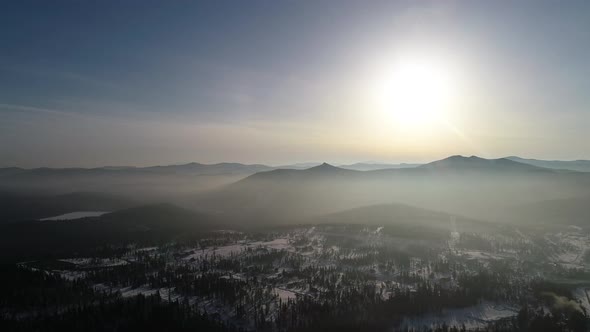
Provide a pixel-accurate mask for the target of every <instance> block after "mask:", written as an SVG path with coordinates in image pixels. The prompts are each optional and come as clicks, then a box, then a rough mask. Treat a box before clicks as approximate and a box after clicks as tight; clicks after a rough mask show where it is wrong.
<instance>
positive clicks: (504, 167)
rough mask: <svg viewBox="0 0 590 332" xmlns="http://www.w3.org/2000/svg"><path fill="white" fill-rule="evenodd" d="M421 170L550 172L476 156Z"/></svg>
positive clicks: (445, 160)
mask: <svg viewBox="0 0 590 332" xmlns="http://www.w3.org/2000/svg"><path fill="white" fill-rule="evenodd" d="M419 168H421V169H428V170H433V171H491V172H496V171H526V172H551V170H549V169H546V168H542V167H537V166H533V165H529V164H523V163H519V162H516V161H513V160H510V159H506V158H500V159H484V158H480V157H477V156H471V157H464V156H459V155H457V156H451V157H448V158H445V159H442V160H437V161H433V162H431V163H428V164H425V165H422V166H419Z"/></svg>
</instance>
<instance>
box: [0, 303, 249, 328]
mask: <svg viewBox="0 0 590 332" xmlns="http://www.w3.org/2000/svg"><path fill="white" fill-rule="evenodd" d="M0 330H2V331H15V332H16V331H60V332H61V331H87V332H93V331H97V332H98V331H211V332H238V331H242V330H241V329H238V328H235V327H232V326H230V325H229V324H227V323H224V322H222V321H219V320H215V319H212V318H211V317H209V316H208V315H206V314H201V313H198V312H197V311H196V310H195V309H194V307H192V306H190V305H188V304H187V303H183V302H172V303H169V302H165V301H163V300H162V299H161V298H160V296H159V295H153V296H148V297H144V296H143V295H138V296H136V297H134V298H129V299H116V300H112V301H97V302H96V303H93V304H86V305H81V306H76V307H73V308H68V309H66V310H64V311H63V312H61V313H60V314H57V315H52V316H46V317H43V318H41V319H34V320H30V319H25V320H14V319H6V318H3V319H0Z"/></svg>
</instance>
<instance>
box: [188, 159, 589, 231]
mask: <svg viewBox="0 0 590 332" xmlns="http://www.w3.org/2000/svg"><path fill="white" fill-rule="evenodd" d="M584 194H590V176H589V175H588V174H587V173H576V172H559V171H554V170H549V169H544V168H539V167H536V166H532V165H526V164H521V163H518V162H514V161H511V160H507V159H483V158H478V157H461V156H453V157H449V158H446V159H443V160H440V161H435V162H433V163H430V164H427V165H423V166H419V167H415V168H402V169H385V170H374V171H363V172H361V171H352V170H345V169H342V168H339V167H334V166H331V165H329V164H322V165H320V166H316V167H312V168H309V169H306V170H273V171H269V172H261V173H257V174H254V175H251V176H249V177H247V178H245V179H243V180H241V181H238V182H236V183H233V184H231V185H228V186H225V187H223V188H221V189H219V190H216V191H214V192H210V193H206V194H203V195H200V196H198V197H196V198H195V199H194V200H193V202H192V203H191V204H193V205H192V206H194V207H196V208H198V209H201V210H210V211H213V212H215V213H221V214H224V215H226V216H228V217H237V218H239V219H245V220H248V221H254V222H281V221H285V220H290V221H293V220H297V219H301V218H308V217H312V216H317V215H322V214H327V213H332V212H338V211H342V210H346V209H350V208H355V207H362V206H367V205H374V204H389V203H392V202H399V203H403V204H408V205H412V206H417V207H422V208H426V209H431V210H437V211H445V212H448V213H452V214H459V215H466V216H470V217H473V218H475V219H494V220H495V219H499V217H500V216H501V214H502V213H500V212H502V211H503V210H504V209H505V208H507V207H509V206H513V205H515V204H526V203H534V202H537V201H542V200H548V199H558V198H563V197H568V196H570V197H572V196H573V197H575V196H580V195H584Z"/></svg>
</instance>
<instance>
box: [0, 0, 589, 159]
mask: <svg viewBox="0 0 590 332" xmlns="http://www.w3.org/2000/svg"><path fill="white" fill-rule="evenodd" d="M589 16H590V3H588V2H585V1H568V2H557V1H551V2H542V1H521V2H512V1H490V2H484V1H432V2H428V1H424V2H422V1H420V2H418V1H406V2H395V1H383V2H382V1H370V2H364V1H96V2H91V1H4V2H2V4H0V45H1V50H2V52H0V156H1V158H0V166H24V167H37V166H98V165H107V164H108V165H122V164H126V165H151V164H168V163H177V162H185V161H200V162H219V161H239V162H260V163H270V164H281V163H289V162H303V161H310V160H317V161H323V160H327V161H332V162H352V161H365V160H379V161H388V162H394V161H426V160H432V159H436V158H440V157H444V156H446V155H448V154H478V155H482V156H484V157H501V156H505V155H514V154H518V155H522V156H525V157H537V158H562V159H578V158H590V154H589V153H590V152H588V151H590V143H588V142H590V134H588V131H587V127H588V124H590V114H589V113H590V112H589V111H588V107H589V104H590V94H588V93H587V92H588V91H590V64H589V63H588V59H590V17H589ZM400 54H401V55H400ZM425 55H427V56H428V57H430V58H433V59H436V61H437V63H439V62H440V63H443V65H442V67H443V68H444V69H445V70H447V71H449V72H451V73H452V74H453V75H454V76H456V77H459V79H458V81H460V84H457V87H456V89H455V90H456V91H455V93H454V96H453V98H454V99H456V100H457V101H456V102H455V103H454V104H453V107H452V109H451V110H450V111H449V112H448V114H447V115H445V123H451V124H452V125H450V126H447V127H444V126H440V127H437V126H432V125H429V126H428V127H426V126H422V128H413V129H411V130H404V129H407V128H401V127H403V126H405V125H404V124H403V123H396V121H397V120H395V119H393V120H387V121H385V120H384V118H383V115H382V114H381V113H379V112H377V111H374V110H373V109H372V108H371V107H372V106H371V105H370V102H368V101H367V100H368V99H367V97H366V96H367V95H369V94H370V92H371V91H370V90H371V89H372V88H371V87H372V86H373V82H372V80H373V79H372V78H371V77H378V76H379V75H381V74H380V73H386V72H387V70H386V69H385V68H386V67H387V65H383V64H384V63H387V62H388V59H396V58H397V57H399V56H405V57H406V58H409V59H413V58H414V57H424V56H425ZM438 60H441V61H438ZM392 61H393V60H392ZM374 73H377V74H374ZM383 75H385V74H383ZM375 80H376V81H378V79H375ZM365 90H366V91H365ZM428 97H429V96H428V94H427V93H425V96H424V98H428ZM449 128H451V129H449Z"/></svg>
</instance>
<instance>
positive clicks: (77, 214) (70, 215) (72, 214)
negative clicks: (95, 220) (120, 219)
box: [39, 211, 108, 221]
mask: <svg viewBox="0 0 590 332" xmlns="http://www.w3.org/2000/svg"><path fill="white" fill-rule="evenodd" d="M105 213H108V212H107V211H76V212H70V213H66V214H62V215H59V216H55V217H49V218H43V219H39V220H41V221H52V220H74V219H80V218H88V217H100V216H102V215H103V214H105Z"/></svg>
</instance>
